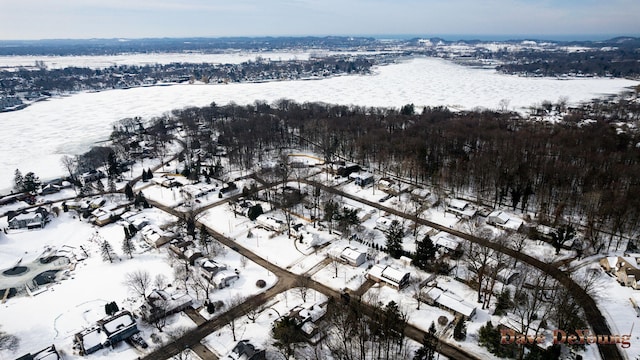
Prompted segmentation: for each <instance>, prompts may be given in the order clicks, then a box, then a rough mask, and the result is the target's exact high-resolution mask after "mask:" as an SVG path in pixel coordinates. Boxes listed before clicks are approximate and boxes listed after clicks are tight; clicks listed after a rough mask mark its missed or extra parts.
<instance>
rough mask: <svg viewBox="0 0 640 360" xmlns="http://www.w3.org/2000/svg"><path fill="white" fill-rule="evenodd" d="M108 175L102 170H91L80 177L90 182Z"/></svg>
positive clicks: (83, 180)
mask: <svg viewBox="0 0 640 360" xmlns="http://www.w3.org/2000/svg"><path fill="white" fill-rule="evenodd" d="M104 177H106V176H105V174H104V173H103V172H102V171H101V170H91V171H89V172H86V173H84V174H82V175H80V179H82V182H83V183H85V184H86V183H90V182H92V181H96V180H99V179H102V178H104Z"/></svg>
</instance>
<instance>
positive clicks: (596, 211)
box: [166, 100, 640, 249]
mask: <svg viewBox="0 0 640 360" xmlns="http://www.w3.org/2000/svg"><path fill="white" fill-rule="evenodd" d="M620 106H625V105H624V104H618V105H617V106H616V107H613V106H611V107H608V108H604V109H603V107H602V106H601V107H600V108H599V111H600V112H599V113H594V112H588V113H586V112H585V111H588V110H585V109H579V110H576V111H579V112H580V113H581V114H583V115H584V114H588V115H590V116H591V115H592V116H593V117H592V120H593V121H591V122H590V123H589V124H584V123H580V122H579V121H578V119H576V118H575V117H573V114H574V113H573V112H570V113H569V114H568V115H567V117H566V119H567V121H565V122H562V123H559V124H550V123H540V122H532V121H529V120H527V119H523V118H520V117H519V115H517V114H512V113H504V112H491V111H472V112H457V113H453V112H450V111H449V110H447V109H446V108H425V109H423V110H422V112H421V113H420V114H411V115H409V114H410V113H411V111H410V109H411V108H410V107H408V108H406V107H405V108H404V110H403V112H404V113H405V114H402V113H401V112H400V111H399V110H397V109H382V108H365V107H357V106H341V105H327V104H317V103H305V104H298V103H295V102H292V101H288V100H281V101H278V102H276V103H275V104H274V105H268V104H265V103H260V102H257V103H255V104H253V105H247V106H238V105H234V104H230V105H227V106H223V107H218V106H216V105H215V104H212V105H211V106H209V107H205V108H200V109H197V108H189V109H185V110H183V111H180V112H177V114H178V115H177V118H179V119H181V120H182V121H183V122H184V118H185V117H188V118H190V121H191V122H192V123H194V124H196V126H197V124H203V125H204V126H210V127H211V128H212V129H214V131H215V133H217V134H219V135H218V137H217V139H215V140H213V139H211V140H210V142H212V143H213V146H217V145H220V146H224V147H226V148H227V149H228V150H227V153H228V158H229V161H230V162H231V164H232V165H233V164H236V165H237V166H242V167H245V168H247V167H251V166H253V165H255V163H256V162H258V163H259V162H261V161H262V160H263V159H262V156H263V154H264V153H265V152H266V151H268V150H269V149H279V148H284V147H293V146H295V147H298V148H299V147H303V148H309V149H311V150H313V151H317V152H320V153H322V154H323V156H324V157H325V158H326V159H327V160H336V159H338V157H339V158H342V159H346V160H350V161H354V162H357V163H359V164H361V165H364V166H375V167H376V168H377V169H378V170H380V171H382V172H389V173H395V174H397V175H400V176H404V177H405V178H408V179H411V180H412V181H414V182H416V183H429V184H431V185H434V186H435V188H436V189H442V191H444V190H449V191H452V192H453V193H454V195H455V194H456V193H458V192H465V193H473V194H476V195H477V199H478V201H479V202H482V203H485V204H487V205H491V206H498V205H501V206H510V207H512V208H513V209H514V210H516V209H519V210H521V211H523V212H532V213H534V214H536V216H537V220H539V221H540V222H542V223H546V224H549V225H551V226H554V227H555V226H558V225H561V224H562V223H563V222H564V219H566V218H568V217H573V218H576V219H581V224H582V225H586V226H587V228H588V231H587V240H588V241H589V242H590V243H589V244H588V245H591V246H590V247H591V248H592V249H603V248H604V247H607V248H610V247H611V246H614V245H615V246H619V245H620V243H621V241H620V240H621V239H622V236H623V234H624V233H625V232H626V231H628V230H629V229H632V228H633V227H634V226H635V225H636V224H638V221H639V220H640V211H638V209H640V204H639V203H638V201H640V196H637V195H638V194H639V193H640V184H638V183H637V181H636V179H638V178H640V162H639V161H638V159H640V156H639V155H640V154H639V152H640V148H638V147H636V146H635V144H636V143H637V142H638V140H639V139H638V135H637V134H636V133H635V132H633V131H631V130H629V131H625V132H621V131H617V130H616V128H615V127H614V126H612V125H610V124H609V121H610V117H609V115H610V114H611V112H610V111H609V110H611V111H613V110H614V109H617V108H618V107H620ZM616 112H620V111H619V110H616ZM629 116H633V114H631V115H629ZM636 116H640V115H636ZM166 121H169V120H168V119H167V120H166ZM200 146H201V147H202V148H203V149H207V148H210V147H212V146H210V145H207V144H205V143H202V142H201V144H200ZM560 169H561V170H560ZM604 229H607V230H610V231H609V232H608V233H609V239H608V241H605V238H604V234H603V232H602V231H603V230H604ZM615 235H619V236H620V237H619V238H618V239H617V240H616V241H615V243H614V242H613V241H614V240H615Z"/></svg>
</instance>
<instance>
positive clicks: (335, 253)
mask: <svg viewBox="0 0 640 360" xmlns="http://www.w3.org/2000/svg"><path fill="white" fill-rule="evenodd" d="M329 256H330V257H332V258H334V259H337V260H341V261H344V262H346V263H347V264H349V265H351V266H356V267H357V266H360V265H362V264H364V262H365V261H366V260H367V254H366V253H364V252H361V251H358V250H356V249H352V248H350V247H345V248H344V249H342V248H340V247H334V248H331V249H330V250H329Z"/></svg>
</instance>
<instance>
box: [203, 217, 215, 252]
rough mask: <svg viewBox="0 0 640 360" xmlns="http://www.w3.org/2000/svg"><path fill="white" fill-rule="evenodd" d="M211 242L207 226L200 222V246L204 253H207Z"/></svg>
mask: <svg viewBox="0 0 640 360" xmlns="http://www.w3.org/2000/svg"><path fill="white" fill-rule="evenodd" d="M212 242H213V241H212V240H211V235H210V234H209V232H208V231H207V227H206V226H204V224H202V225H201V226H200V246H202V249H203V250H204V251H205V253H209V251H210V247H211V243H212Z"/></svg>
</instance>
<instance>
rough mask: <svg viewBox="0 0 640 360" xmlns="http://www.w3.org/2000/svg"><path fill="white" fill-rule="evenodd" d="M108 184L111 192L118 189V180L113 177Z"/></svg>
mask: <svg viewBox="0 0 640 360" xmlns="http://www.w3.org/2000/svg"><path fill="white" fill-rule="evenodd" d="M108 185H109V192H112V193H113V192H116V190H117V189H116V182H115V181H114V180H113V179H109V182H108Z"/></svg>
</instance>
